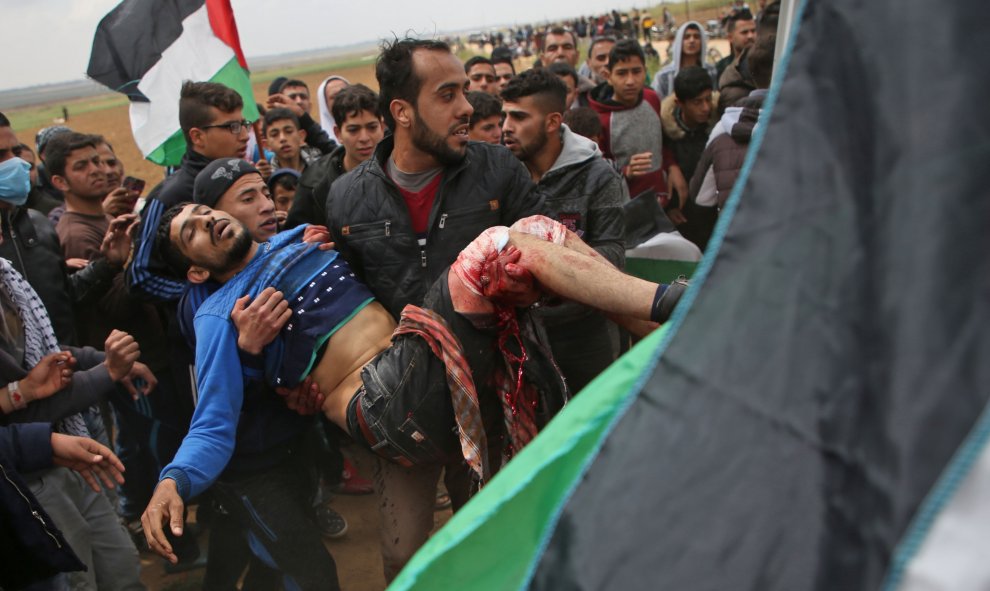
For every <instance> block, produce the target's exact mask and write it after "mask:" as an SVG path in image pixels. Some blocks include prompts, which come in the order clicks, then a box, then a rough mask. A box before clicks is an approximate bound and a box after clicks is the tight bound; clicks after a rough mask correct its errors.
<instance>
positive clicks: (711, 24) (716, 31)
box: [705, 19, 725, 38]
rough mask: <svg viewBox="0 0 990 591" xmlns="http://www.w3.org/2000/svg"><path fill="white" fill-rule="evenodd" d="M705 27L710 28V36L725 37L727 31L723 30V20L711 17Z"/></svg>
mask: <svg viewBox="0 0 990 591" xmlns="http://www.w3.org/2000/svg"><path fill="white" fill-rule="evenodd" d="M705 28H706V29H707V30H708V36H709V37H711V38H720V37H725V31H723V30H722V23H721V21H718V20H715V19H710V20H709V21H708V22H707V23H706V24H705Z"/></svg>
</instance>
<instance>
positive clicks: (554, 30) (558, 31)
mask: <svg viewBox="0 0 990 591" xmlns="http://www.w3.org/2000/svg"><path fill="white" fill-rule="evenodd" d="M546 34H547V35H570V36H571V43H573V44H574V48H575V49H577V44H578V40H577V35H575V34H574V31H572V30H570V29H565V28H564V27H550V29H548V30H547V32H546ZM545 38H546V37H545V36H544V39H545ZM545 47H546V46H544V51H546V49H545Z"/></svg>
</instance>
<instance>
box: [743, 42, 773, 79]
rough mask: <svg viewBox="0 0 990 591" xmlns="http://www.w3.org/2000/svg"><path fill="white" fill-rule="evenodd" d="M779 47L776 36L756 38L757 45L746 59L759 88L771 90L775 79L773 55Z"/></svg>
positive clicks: (751, 49)
mask: <svg viewBox="0 0 990 591" xmlns="http://www.w3.org/2000/svg"><path fill="white" fill-rule="evenodd" d="M776 45H777V36H776V35H764V36H762V37H757V38H756V43H754V44H753V47H752V48H750V50H749V54H748V55H747V57H746V65H747V66H748V67H749V73H750V75H751V76H752V77H753V82H755V83H756V87H757V88H770V79H771V78H772V77H773V54H774V50H775V49H776Z"/></svg>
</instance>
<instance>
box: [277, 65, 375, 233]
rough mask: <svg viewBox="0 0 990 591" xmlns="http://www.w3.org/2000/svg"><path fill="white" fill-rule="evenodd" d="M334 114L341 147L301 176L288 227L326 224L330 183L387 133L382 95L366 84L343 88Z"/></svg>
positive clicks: (368, 155) (364, 157)
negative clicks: (382, 109) (382, 108)
mask: <svg viewBox="0 0 990 591" xmlns="http://www.w3.org/2000/svg"><path fill="white" fill-rule="evenodd" d="M332 115H333V117H334V121H335V122H336V123H335V124H334V133H335V134H336V136H337V138H338V139H339V140H340V146H338V147H337V149H335V150H334V151H333V152H331V153H329V154H327V155H326V156H323V157H322V158H320V159H319V160H317V161H316V162H315V163H313V165H312V166H310V167H309V168H307V169H306V171H304V172H303V174H302V176H300V177H299V184H298V187H297V189H296V196H295V199H294V200H293V202H292V208H291V209H289V215H288V218H287V219H286V221H285V227H286V228H295V227H296V226H298V225H300V224H316V225H320V226H322V225H324V224H326V222H327V216H326V201H327V197H328V196H329V194H330V185H332V184H333V182H334V181H335V180H337V179H338V178H339V177H340V176H341V175H343V174H344V173H346V172H349V171H351V170H353V169H354V168H356V167H357V165H359V164H361V163H362V162H364V161H365V160H367V159H368V158H371V155H372V154H374V152H375V146H377V145H378V142H380V141H381V139H382V138H383V137H384V136H385V125H384V123H383V122H382V116H381V110H380V108H379V104H378V95H377V94H375V92H374V91H373V90H371V89H370V88H368V87H367V86H365V85H364V84H354V85H352V86H347V87H345V88H344V89H343V90H341V91H340V92H339V93H338V94H337V96H336V98H335V99H334V103H333V113H332Z"/></svg>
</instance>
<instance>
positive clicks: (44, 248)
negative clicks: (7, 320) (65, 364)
mask: <svg viewBox="0 0 990 591" xmlns="http://www.w3.org/2000/svg"><path fill="white" fill-rule="evenodd" d="M0 224H2V226H3V242H2V243H0V257H3V258H5V259H7V260H8V261H10V262H11V264H12V265H13V266H14V268H15V269H17V272H18V273H20V274H21V275H23V276H24V278H25V279H27V282H28V283H30V284H31V287H33V288H34V290H35V291H36V292H38V296H39V297H41V301H42V302H44V303H45V308H47V309H48V316H49V317H50V318H51V320H52V328H54V329H55V336H56V337H57V338H58V342H59V343H64V344H76V331H75V324H74V316H73V312H72V305H73V304H76V305H78V306H90V305H95V304H96V302H97V301H98V300H99V299H100V298H101V297H102V296H103V294H105V293H106V292H107V290H109V289H110V286H111V285H112V284H113V277H114V275H115V274H117V273H118V272H119V271H120V269H119V268H115V267H113V266H112V265H110V263H108V262H107V261H106V260H104V259H97V260H95V261H93V262H91V263H90V264H88V265H87V266H86V267H84V268H83V269H80V270H79V271H76V272H75V273H73V274H72V275H69V274H68V272H67V269H66V266H65V260H64V259H63V258H62V245H61V243H60V242H59V240H58V235H57V234H56V233H55V227H54V226H53V225H52V223H51V222H50V221H48V218H47V217H45V216H44V215H43V214H41V213H39V212H37V211H34V210H33V209H28V208H26V207H20V208H13V209H3V210H0Z"/></svg>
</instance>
